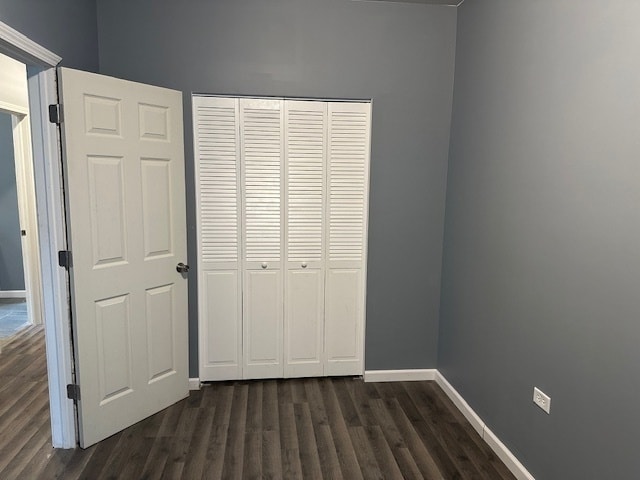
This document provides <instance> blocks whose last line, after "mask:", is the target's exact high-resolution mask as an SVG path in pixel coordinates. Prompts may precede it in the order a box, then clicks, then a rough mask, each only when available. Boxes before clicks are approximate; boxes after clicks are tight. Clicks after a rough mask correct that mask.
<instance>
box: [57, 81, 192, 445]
mask: <svg viewBox="0 0 640 480" xmlns="http://www.w3.org/2000/svg"><path fill="white" fill-rule="evenodd" d="M60 89H61V91H60V94H61V98H62V101H63V105H64V122H63V124H62V132H63V143H64V149H65V155H64V159H65V161H64V164H65V180H66V195H67V199H68V204H67V210H68V225H69V240H70V245H71V250H72V252H73V264H72V268H71V270H70V273H71V281H72V302H73V312H74V314H73V317H74V337H75V348H76V369H77V378H78V382H79V385H80V392H81V393H80V400H79V402H78V412H79V424H80V444H81V446H83V447H87V446H89V445H91V444H93V443H95V442H97V441H99V440H101V439H103V438H106V437H108V436H110V435H112V434H113V433H116V432H117V431H119V430H122V429H123V428H126V427H128V426H129V425H131V424H133V423H136V422H138V421H140V420H142V419H143V418H145V417H147V416H149V415H152V414H154V413H156V412H157V411H159V410H161V409H163V408H165V407H167V406H169V405H171V404H173V403H175V402H176V401H178V400H180V399H182V398H184V397H186V396H187V395H188V372H187V363H188V359H187V356H188V347H187V329H188V325H187V281H186V279H185V278H183V277H182V275H181V274H179V273H178V272H176V264H177V263H178V262H186V222H185V198H184V197H185V195H184V158H183V156H184V150H183V139H182V95H181V93H180V92H176V91H172V90H167V89H164V88H159V87H152V86H148V85H142V84H138V83H134V82H128V81H124V80H119V79H115V78H110V77H105V76H101V75H96V74H91V73H86V72H80V71H76V70H70V69H61V70H60Z"/></svg>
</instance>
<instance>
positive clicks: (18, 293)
mask: <svg viewBox="0 0 640 480" xmlns="http://www.w3.org/2000/svg"><path fill="white" fill-rule="evenodd" d="M0 298H27V291H26V290H0Z"/></svg>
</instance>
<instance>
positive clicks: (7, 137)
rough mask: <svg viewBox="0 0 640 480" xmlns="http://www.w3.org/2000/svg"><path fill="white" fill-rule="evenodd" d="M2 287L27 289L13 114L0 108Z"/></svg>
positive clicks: (0, 288) (0, 261)
mask: <svg viewBox="0 0 640 480" xmlns="http://www.w3.org/2000/svg"><path fill="white" fill-rule="evenodd" d="M0 172H1V173H0V290H24V269H23V266H22V245H21V239H20V220H19V217H18V193H17V189H16V188H17V187H16V167H15V160H14V156H13V128H12V126H11V115H9V114H8V113H3V112H0Z"/></svg>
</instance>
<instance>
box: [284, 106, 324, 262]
mask: <svg viewBox="0 0 640 480" xmlns="http://www.w3.org/2000/svg"><path fill="white" fill-rule="evenodd" d="M325 118H326V114H325V104H321V103H318V102H290V103H288V106H287V117H286V142H287V260H288V261H290V262H298V261H302V262H307V261H321V260H322V238H323V203H324V156H325V150H326V147H325Z"/></svg>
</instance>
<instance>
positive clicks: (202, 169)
mask: <svg viewBox="0 0 640 480" xmlns="http://www.w3.org/2000/svg"><path fill="white" fill-rule="evenodd" d="M238 117H239V113H238V100H237V99H233V98H213V97H193V125H194V148H195V162H196V168H195V172H196V208H197V211H198V274H199V279H200V281H199V283H198V312H199V330H198V337H199V342H198V345H199V357H200V360H199V364H200V369H199V375H200V380H202V381H209V380H230V379H238V378H242V284H241V282H242V275H241V273H240V263H241V253H240V251H241V245H240V218H241V210H240V134H239V128H240V127H239V120H238Z"/></svg>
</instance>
